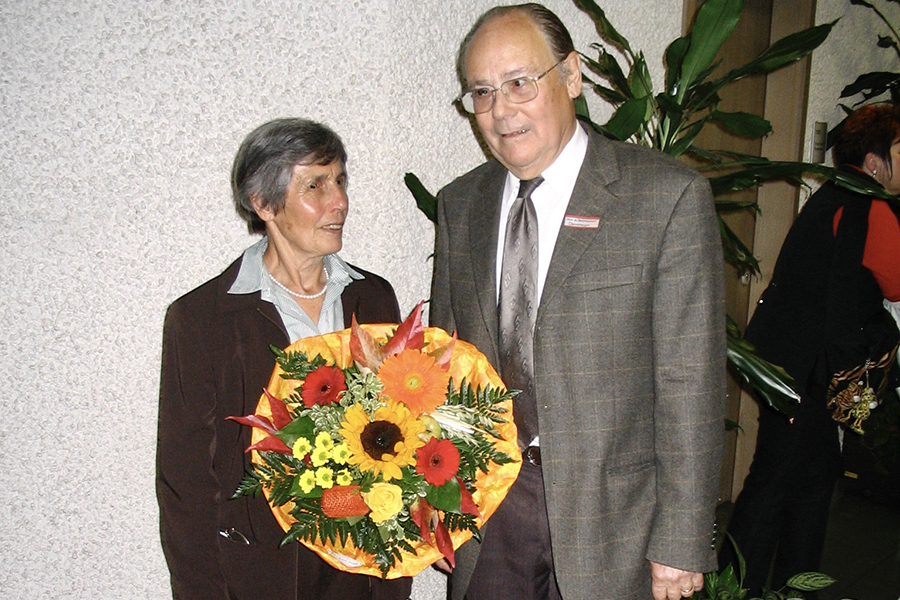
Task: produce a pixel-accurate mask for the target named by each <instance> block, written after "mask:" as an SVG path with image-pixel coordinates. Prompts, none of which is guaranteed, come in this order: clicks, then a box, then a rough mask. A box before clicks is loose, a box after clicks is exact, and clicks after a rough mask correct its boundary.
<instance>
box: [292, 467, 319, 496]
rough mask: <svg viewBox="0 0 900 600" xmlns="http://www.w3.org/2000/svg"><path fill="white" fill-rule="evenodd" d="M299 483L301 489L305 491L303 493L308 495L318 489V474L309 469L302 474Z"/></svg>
mask: <svg viewBox="0 0 900 600" xmlns="http://www.w3.org/2000/svg"><path fill="white" fill-rule="evenodd" d="M297 483H299V484H300V489H301V490H303V493H304V494H308V493H310V492H311V491H313V489H314V488H315V487H316V474H315V473H314V472H313V471H312V469H307V470H305V471H303V473H301V474H300V479H299V480H298V481H297Z"/></svg>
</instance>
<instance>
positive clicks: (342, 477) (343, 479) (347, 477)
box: [334, 469, 353, 485]
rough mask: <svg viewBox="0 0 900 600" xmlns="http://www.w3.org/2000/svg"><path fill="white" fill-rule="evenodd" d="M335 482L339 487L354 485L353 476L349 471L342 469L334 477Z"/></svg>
mask: <svg viewBox="0 0 900 600" xmlns="http://www.w3.org/2000/svg"><path fill="white" fill-rule="evenodd" d="M334 482H335V483H336V484H338V485H350V484H351V483H353V475H352V474H351V473H350V471H349V470H347V469H341V470H340V471H338V472H337V475H335V476H334Z"/></svg>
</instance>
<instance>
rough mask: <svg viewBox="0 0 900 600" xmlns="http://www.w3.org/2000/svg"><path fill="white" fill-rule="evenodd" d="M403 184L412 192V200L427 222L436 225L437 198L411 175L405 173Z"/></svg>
mask: <svg viewBox="0 0 900 600" xmlns="http://www.w3.org/2000/svg"><path fill="white" fill-rule="evenodd" d="M403 183H405V184H406V187H407V188H408V189H409V191H410V192H412V195H413V198H415V199H416V206H418V207H419V210H421V211H422V212H423V213H425V216H426V217H428V220H429V221H431V222H432V223H435V224H437V197H436V196H434V195H433V194H432V193H431V192H429V191H428V190H427V189H425V186H424V185H422V182H421V181H419V178H418V177H416V176H415V175H414V174H413V173H407V174H406V175H404V176H403Z"/></svg>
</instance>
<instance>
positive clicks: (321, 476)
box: [316, 467, 334, 490]
mask: <svg viewBox="0 0 900 600" xmlns="http://www.w3.org/2000/svg"><path fill="white" fill-rule="evenodd" d="M316 485H317V486H319V487H320V488H322V489H323V490H327V489H329V488H330V487H331V486H333V485H334V471H332V470H331V469H329V468H328V467H321V468H319V469H316Z"/></svg>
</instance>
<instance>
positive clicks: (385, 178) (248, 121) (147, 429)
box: [0, 0, 681, 600]
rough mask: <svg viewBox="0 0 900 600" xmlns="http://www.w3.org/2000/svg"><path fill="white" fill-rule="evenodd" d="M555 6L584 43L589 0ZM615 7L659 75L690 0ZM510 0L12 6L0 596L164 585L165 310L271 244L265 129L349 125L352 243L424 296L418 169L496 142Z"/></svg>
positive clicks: (118, 593) (467, 164)
mask: <svg viewBox="0 0 900 600" xmlns="http://www.w3.org/2000/svg"><path fill="white" fill-rule="evenodd" d="M547 4H548V5H549V6H550V7H551V8H552V9H554V10H555V11H557V12H558V14H560V16H561V17H562V18H563V19H564V21H566V23H567V24H568V25H569V26H570V28H571V30H572V32H573V36H574V37H575V41H576V46H578V47H579V48H580V49H583V50H587V49H588V44H589V43H590V42H591V41H593V40H594V39H595V38H596V34H595V32H594V30H593V27H592V24H591V22H590V21H589V19H588V18H587V17H586V16H585V15H584V14H583V13H582V12H581V11H580V10H578V9H577V7H576V6H575V5H574V3H572V2H570V1H569V0H548V2H547ZM605 4H607V5H608V8H607V10H608V15H609V17H610V19H611V20H612V21H613V22H614V23H615V24H616V26H617V27H618V28H619V29H620V30H621V31H622V32H623V33H624V34H625V35H626V36H628V37H629V38H630V39H631V41H632V42H633V43H634V46H635V47H636V48H641V49H644V50H645V51H646V52H647V54H648V60H649V61H650V64H651V66H652V69H653V74H654V76H655V77H656V79H657V81H658V80H659V79H660V77H661V74H662V67H661V60H660V56H661V54H662V51H663V49H664V45H665V44H666V43H667V42H669V41H671V40H672V39H674V38H675V37H676V36H677V35H678V30H679V25H680V22H681V3H680V2H675V1H673V0H616V1H615V2H606V3H605ZM491 5H492V2H491V1H490V0H455V1H452V2H447V1H446V0H440V1H438V0H371V1H364V0H358V1H353V2H350V1H347V0H325V1H322V2H309V1H306V2H288V1H284V0H253V1H250V0H203V1H200V0H198V1H190V2H173V1H168V0H166V1H162V0H119V1H117V2H100V1H97V0H43V1H41V2H37V1H36V0H5V1H4V2H2V3H0V140H2V141H0V224H2V231H3V233H2V236H0V248H2V264H3V268H2V271H0V297H2V301H0V315H2V317H0V324H2V329H0V361H2V367H0V372H2V374H3V379H2V382H0V413H2V415H3V416H2V418H0V529H2V531H3V532H4V535H3V538H4V539H3V543H2V544H0V564H2V565H3V569H0V597H2V598H31V599H40V598H66V599H92V600H93V599H97V598H104V599H105V598H110V599H112V598H129V599H132V598H165V597H166V596H167V594H168V573H167V571H166V567H165V564H164V561H163V557H162V553H161V550H160V546H159V539H158V534H157V507H156V500H155V496H154V489H153V475H154V465H153V459H154V452H155V443H156V410H157V408H156V403H157V386H158V377H159V376H158V371H159V355H160V335H161V328H162V319H163V314H164V311H165V307H166V306H167V305H168V304H169V303H170V302H171V301H172V300H174V299H175V298H177V297H178V296H180V295H181V294H183V293H185V292H187V291H188V290H190V289H191V288H193V287H195V286H197V285H198V284H200V283H202V282H203V281H205V280H207V279H208V278H210V277H212V276H214V275H216V274H217V273H219V272H220V271H221V270H222V269H223V268H224V267H225V266H226V265H228V264H229V263H230V262H231V261H232V260H233V259H234V258H236V257H237V256H238V254H239V253H240V252H241V251H242V250H243V248H244V247H246V246H247V245H249V244H250V243H251V241H252V238H251V237H250V236H248V235H247V234H246V232H245V228H244V226H243V224H242V222H241V221H240V220H239V219H238V217H237V216H236V215H235V213H234V211H233V209H232V207H231V201H230V190H229V184H228V176H229V170H230V166H231V161H232V158H233V156H234V152H235V150H236V149H237V146H238V144H239V142H240V140H241V139H242V138H243V137H244V135H245V134H246V133H248V132H249V131H250V130H251V129H252V128H253V127H255V126H256V125H258V124H260V123H262V122H263V121H265V120H268V119H271V118H274V117H279V116H287V115H291V116H305V117H310V118H313V119H318V120H322V121H324V122H326V123H328V124H329V125H331V126H332V127H333V128H334V129H335V130H336V131H337V132H338V133H339V134H340V135H341V136H342V137H343V138H344V140H345V142H346V144H347V147H348V150H349V154H350V161H349V172H350V180H351V185H350V196H351V212H350V218H349V222H348V227H347V235H346V236H345V240H346V241H345V248H344V252H343V256H344V257H345V258H346V259H348V260H350V261H353V262H355V263H357V264H359V265H360V266H362V267H364V268H367V269H371V270H374V271H376V272H378V273H381V274H383V275H384V276H386V277H388V278H389V279H390V280H391V281H392V283H393V284H394V286H395V288H396V289H397V292H398V294H399V297H400V303H401V308H402V309H403V310H404V312H406V311H409V310H410V309H411V308H412V307H413V306H414V304H415V303H416V302H417V301H418V300H419V299H421V298H424V297H427V295H428V287H429V281H430V268H431V267H430V262H429V254H430V252H431V250H432V247H433V229H432V227H431V225H430V223H428V221H427V220H426V219H425V218H424V217H423V216H422V215H421V214H420V213H419V212H418V210H417V209H416V208H415V206H414V203H413V201H412V199H411V197H410V195H409V194H408V192H407V191H406V188H405V187H404V185H403V174H404V173H405V172H407V171H413V172H415V173H417V174H418V175H419V176H420V177H421V178H422V180H423V181H424V183H425V184H426V185H427V186H429V187H430V188H431V189H432V190H436V189H437V188H439V187H440V186H442V185H444V184H446V183H447V182H449V181H450V180H451V179H452V178H453V177H455V176H456V175H458V174H461V173H463V172H464V171H466V170H468V169H469V168H471V167H473V166H475V165H476V164H478V163H479V162H481V161H482V160H483V156H482V155H481V154H480V150H479V148H478V145H477V144H476V142H475V141H474V139H473V137H472V134H471V130H470V127H469V124H468V121H467V120H466V119H465V118H463V117H461V116H460V115H458V114H457V112H456V111H455V109H454V108H453V106H452V105H451V100H452V99H453V98H454V97H455V95H456V94H457V93H458V84H457V82H456V80H455V75H454V55H455V50H456V47H457V45H458V43H459V41H460V39H461V38H462V36H463V34H464V33H465V31H466V29H467V28H468V27H469V25H470V24H471V22H472V21H473V20H474V18H475V17H476V16H477V15H478V14H480V13H481V12H482V11H484V10H486V9H487V8H489V7H490V6H491ZM604 110H605V109H603V108H602V107H600V106H598V105H596V103H595V108H594V112H595V117H598V120H599V119H600V118H602V116H603V115H604ZM607 113H608V111H607ZM442 583H443V582H442V580H441V578H440V576H437V575H433V574H429V575H426V576H425V577H423V578H421V579H420V580H418V581H417V584H416V588H415V593H414V597H415V598H441V597H443V595H442V591H441V589H440V588H441V585H442Z"/></svg>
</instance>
